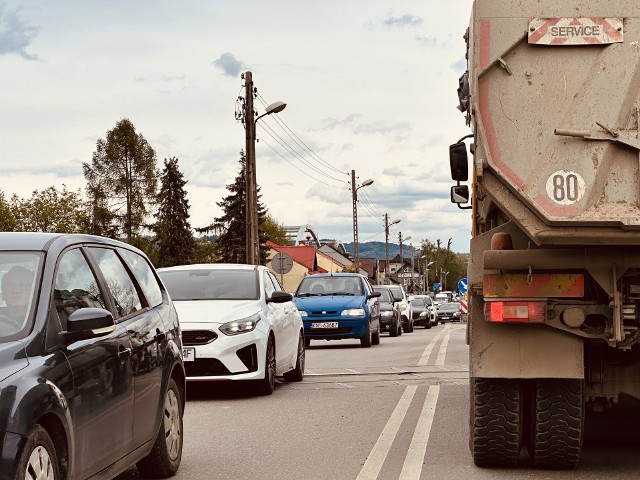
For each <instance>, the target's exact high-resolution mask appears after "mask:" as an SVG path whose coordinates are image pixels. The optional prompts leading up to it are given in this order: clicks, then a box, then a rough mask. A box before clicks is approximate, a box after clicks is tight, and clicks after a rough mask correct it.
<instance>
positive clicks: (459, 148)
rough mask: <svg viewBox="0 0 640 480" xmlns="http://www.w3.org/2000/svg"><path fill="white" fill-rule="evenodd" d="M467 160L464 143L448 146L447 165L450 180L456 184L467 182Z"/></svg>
mask: <svg viewBox="0 0 640 480" xmlns="http://www.w3.org/2000/svg"><path fill="white" fill-rule="evenodd" d="M468 163H469V159H468V157H467V145H466V144H465V143H464V142H459V143H454V144H453V145H450V146H449V164H450V167H451V178H452V179H453V180H455V181H456V182H466V181H467V180H469V166H468Z"/></svg>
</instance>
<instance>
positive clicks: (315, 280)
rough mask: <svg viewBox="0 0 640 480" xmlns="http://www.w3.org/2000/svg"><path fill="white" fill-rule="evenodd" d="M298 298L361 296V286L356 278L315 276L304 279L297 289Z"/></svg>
mask: <svg viewBox="0 0 640 480" xmlns="http://www.w3.org/2000/svg"><path fill="white" fill-rule="evenodd" d="M297 295H298V296H310V295H354V296H362V295H364V293H363V286H362V282H360V279H359V278H358V277H352V276H341V275H335V276H327V277H325V276H322V277H320V276H315V275H310V276H308V277H305V278H304V279H303V280H302V282H300V286H299V287H298V292H297Z"/></svg>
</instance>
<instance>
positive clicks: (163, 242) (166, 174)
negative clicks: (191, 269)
mask: <svg viewBox="0 0 640 480" xmlns="http://www.w3.org/2000/svg"><path fill="white" fill-rule="evenodd" d="M186 184H187V181H186V180H184V177H183V175H182V172H180V169H179V168H178V159H177V158H176V157H173V158H171V159H168V160H167V159H166V158H165V159H164V170H163V171H162V176H161V177H160V185H161V186H160V193H159V194H158V204H159V208H158V212H157V213H156V219H157V222H156V224H155V231H156V235H157V242H158V266H160V267H169V266H173V265H185V264H188V263H191V261H192V259H193V255H194V249H195V243H194V239H193V233H192V231H191V224H190V223H189V201H188V200H187V192H186V191H185V189H184V186H185V185H186Z"/></svg>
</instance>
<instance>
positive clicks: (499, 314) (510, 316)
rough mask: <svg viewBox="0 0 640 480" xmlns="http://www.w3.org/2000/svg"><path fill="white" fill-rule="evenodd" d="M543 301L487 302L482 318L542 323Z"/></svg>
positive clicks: (544, 307) (490, 320)
mask: <svg viewBox="0 0 640 480" xmlns="http://www.w3.org/2000/svg"><path fill="white" fill-rule="evenodd" d="M545 309H546V303H545V302H487V303H485V305H484V318H485V319H486V320H487V321H488V322H514V323H518V322H519V323H542V322H544V312H545Z"/></svg>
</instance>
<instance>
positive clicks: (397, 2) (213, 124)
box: [0, 0, 472, 252]
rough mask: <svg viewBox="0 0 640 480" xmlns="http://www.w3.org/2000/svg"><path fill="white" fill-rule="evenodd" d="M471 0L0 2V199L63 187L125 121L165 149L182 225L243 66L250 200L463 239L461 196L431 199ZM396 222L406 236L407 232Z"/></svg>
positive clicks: (443, 162)
mask: <svg viewBox="0 0 640 480" xmlns="http://www.w3.org/2000/svg"><path fill="white" fill-rule="evenodd" d="M471 4H472V0H451V1H449V2H442V1H440V0H419V1H418V0H415V1H414V0H407V1H404V0H393V1H392V0H386V1H383V0H306V1H299V0H298V1H294V0H269V1H258V0H246V1H243V2H236V1H232V0H184V1H181V2H176V1H175V0H146V1H143V0H139V1H131V0H110V1H108V2H107V1H96V0H82V1H81V0H74V1H71V0H56V1H55V2H53V1H46V0H20V1H16V0H0V72H1V73H0V145H1V146H2V150H1V151H2V161H1V164H2V167H1V171H2V175H1V176H0V190H2V191H3V192H4V194H5V196H7V197H10V196H12V195H13V194H17V195H18V196H20V197H23V198H28V197H30V196H31V192H32V191H33V190H34V189H37V190H43V189H45V188H48V187H50V186H51V185H55V186H56V187H57V188H61V187H62V185H65V186H66V187H67V189H70V190H74V191H77V190H79V189H80V190H81V191H82V192H84V187H85V185H86V182H85V180H84V177H83V176H82V162H91V158H92V154H93V152H94V151H95V149H96V142H97V141H98V139H101V138H102V139H104V138H106V134H107V132H108V131H109V130H111V129H112V128H114V126H115V125H116V123H117V122H118V121H119V120H121V119H123V118H128V119H129V120H130V121H131V122H132V123H133V124H134V126H135V127H136V131H137V132H138V133H139V134H142V135H143V136H144V137H145V139H146V140H147V141H148V142H149V144H150V145H151V146H152V147H153V148H154V149H155V151H156V154H157V166H158V168H159V169H162V167H163V160H164V159H165V158H171V157H177V158H178V162H179V168H180V170H181V171H182V173H183V174H184V178H185V180H187V182H188V183H187V185H186V187H185V188H186V190H187V195H188V199H189V202H190V205H191V209H190V213H191V219H190V220H191V224H192V226H193V227H202V226H206V225H209V224H211V223H212V222H213V218H214V217H216V216H219V215H220V213H221V209H220V207H218V206H217V202H219V201H221V200H222V198H224V197H225V196H226V195H228V193H229V192H228V190H227V189H226V186H227V185H228V184H230V183H233V181H234V179H235V177H236V176H237V174H238V168H239V163H238V161H239V158H240V151H241V150H244V149H245V131H244V127H243V124H242V123H241V122H239V121H238V120H236V115H235V113H236V109H237V105H238V103H239V102H238V97H243V96H244V93H245V92H244V88H243V80H242V78H241V75H242V73H243V72H247V71H251V72H252V75H253V81H254V86H255V87H256V88H257V92H258V98H256V99H255V100H254V102H255V108H256V110H257V113H258V115H261V114H263V113H264V112H265V106H266V105H268V104H270V103H272V102H275V101H284V102H286V103H287V107H286V108H285V110H283V111H282V112H280V113H278V114H273V115H269V116H265V117H263V118H262V119H260V120H259V121H258V122H257V125H256V131H257V136H258V142H257V144H256V171H257V181H258V185H259V186H260V189H261V194H262V198H261V200H262V202H263V203H264V205H265V206H266V207H267V208H268V210H269V213H270V214H271V215H272V216H273V217H274V218H275V219H276V220H277V221H278V222H279V223H281V224H283V225H306V224H309V225H312V226H313V228H314V229H315V230H316V232H317V233H318V235H319V237H320V238H332V239H337V240H340V241H342V242H345V243H346V242H351V241H353V222H352V200H351V191H350V184H351V170H355V172H356V176H357V185H358V186H360V185H361V184H362V182H364V181H365V180H368V179H372V180H373V181H374V183H373V184H371V185H369V186H364V187H362V188H359V189H358V191H357V193H358V225H359V241H360V242H367V241H384V240H385V235H384V230H385V225H384V215H385V214H387V215H388V218H389V222H393V221H395V220H400V222H399V223H397V224H395V225H392V226H391V227H390V238H389V240H390V242H394V243H397V242H398V236H399V235H400V234H401V235H402V238H403V243H404V245H409V244H412V245H414V246H416V247H417V246H418V245H419V244H420V242H421V241H423V240H430V241H432V242H434V243H435V242H436V241H437V240H438V239H439V240H441V242H442V243H443V244H444V245H445V246H446V244H447V242H448V239H449V238H451V239H452V243H451V244H452V249H453V250H454V251H457V252H467V251H468V250H469V240H470V230H471V215H470V210H461V209H458V208H457V206H456V205H454V204H451V203H450V200H449V192H450V187H451V185H453V182H452V180H451V177H450V171H449V145H450V144H452V143H455V142H457V141H458V140H459V139H460V138H462V137H463V136H465V135H467V134H469V133H470V131H469V129H468V127H467V126H466V125H465V122H464V117H463V115H462V114H461V113H460V112H459V111H458V110H457V109H456V106H457V105H458V98H457V94H456V89H457V86H458V78H459V77H460V75H462V73H463V72H464V70H465V69H466V60H465V57H464V56H465V43H464V40H463V35H464V32H465V29H466V28H467V26H468V23H469V17H470V13H471ZM409 237H410V238H409Z"/></svg>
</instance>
